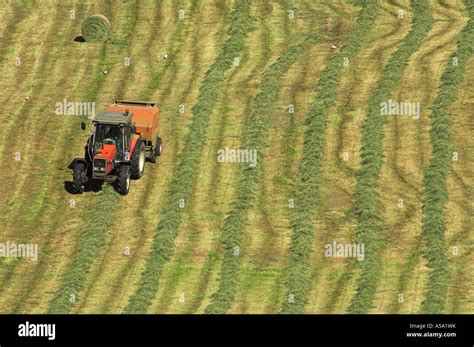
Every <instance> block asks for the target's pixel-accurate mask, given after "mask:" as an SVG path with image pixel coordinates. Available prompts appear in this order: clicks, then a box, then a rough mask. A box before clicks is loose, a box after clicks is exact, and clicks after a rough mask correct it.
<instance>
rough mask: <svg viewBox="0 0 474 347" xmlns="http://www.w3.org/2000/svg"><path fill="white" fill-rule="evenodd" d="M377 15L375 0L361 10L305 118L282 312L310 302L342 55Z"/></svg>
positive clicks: (348, 53)
mask: <svg viewBox="0 0 474 347" xmlns="http://www.w3.org/2000/svg"><path fill="white" fill-rule="evenodd" d="M376 16H377V6H376V3H375V2H370V3H367V4H366V5H365V6H364V7H363V8H362V9H361V10H360V12H359V14H358V19H357V26H356V28H355V29H354V30H353V31H352V32H351V34H350V35H349V36H348V38H347V40H346V42H345V44H344V46H343V48H342V50H341V51H340V52H338V53H336V54H334V55H333V56H332V57H331V59H330V60H329V62H328V64H327V66H326V68H325V69H324V70H323V72H322V73H321V76H320V78H319V82H318V83H317V84H316V86H315V92H316V95H317V96H316V99H315V101H314V102H313V103H312V104H311V106H310V108H309V111H308V115H307V119H306V124H307V126H308V128H307V130H306V132H305V136H304V137H305V140H304V144H303V156H302V159H301V163H300V168H299V173H298V182H297V184H296V187H295V193H294V202H295V207H294V212H293V213H292V214H291V216H290V227H291V228H292V230H293V235H292V240H291V245H290V249H289V267H288V269H287V279H286V288H287V293H288V296H287V298H286V299H285V301H284V303H283V309H282V312H283V313H301V312H303V311H304V306H305V305H306V303H307V301H308V293H309V290H310V280H311V266H310V262H309V258H310V254H311V250H312V246H311V245H312V241H313V238H314V229H313V225H312V222H311V214H312V208H313V207H314V205H315V196H316V194H317V190H318V188H317V187H318V185H319V184H320V179H321V160H322V154H323V150H324V133H325V127H326V115H327V112H328V110H329V109H330V108H331V107H332V106H333V105H334V104H335V97H336V89H337V85H338V82H339V79H340V76H341V73H342V69H343V57H347V58H349V59H350V58H352V57H353V56H354V55H355V54H356V53H357V52H358V51H359V50H360V48H361V45H362V38H363V37H364V36H365V35H366V34H367V33H368V32H369V31H370V29H371V27H372V24H373V22H374V20H375V18H376Z"/></svg>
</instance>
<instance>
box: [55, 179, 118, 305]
mask: <svg viewBox="0 0 474 347" xmlns="http://www.w3.org/2000/svg"><path fill="white" fill-rule="evenodd" d="M103 190H104V191H103V193H102V196H107V198H105V199H104V198H99V200H98V201H97V204H96V206H95V208H94V210H93V211H92V212H91V216H90V217H91V218H90V222H89V224H88V226H87V227H86V229H85V231H84V233H83V234H82V235H81V236H80V237H79V240H78V244H77V250H78V251H77V254H75V255H74V258H73V260H72V263H71V264H70V265H69V267H68V269H67V271H66V273H64V275H63V277H62V281H63V285H62V286H61V287H60V288H59V290H58V291H57V292H56V294H55V296H54V298H53V299H52V300H51V302H50V304H49V308H48V313H67V312H69V311H70V310H71V309H72V307H73V305H74V302H75V301H77V300H78V293H80V292H81V290H82V289H83V288H84V286H85V282H84V278H85V275H86V273H87V272H88V271H89V268H90V266H91V264H92V261H93V260H94V259H95V257H96V256H97V254H98V253H99V251H100V249H101V248H102V247H103V245H104V244H105V239H106V231H107V229H108V228H109V226H111V225H112V224H113V219H112V218H110V216H109V214H107V213H104V212H103V211H108V210H115V209H116V207H115V206H116V205H117V204H118V200H119V198H118V196H117V194H115V192H113V188H112V187H111V186H110V185H104V188H103ZM102 196H101V197H102ZM71 294H73V295H74V297H71Z"/></svg>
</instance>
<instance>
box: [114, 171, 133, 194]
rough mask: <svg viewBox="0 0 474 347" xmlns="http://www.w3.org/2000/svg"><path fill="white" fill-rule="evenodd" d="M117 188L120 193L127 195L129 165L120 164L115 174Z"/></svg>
mask: <svg viewBox="0 0 474 347" xmlns="http://www.w3.org/2000/svg"><path fill="white" fill-rule="evenodd" d="M117 190H118V192H119V193H120V194H122V195H127V194H128V192H129V191H130V167H129V166H128V165H120V166H119V168H118V174H117Z"/></svg>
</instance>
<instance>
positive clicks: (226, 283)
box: [206, 35, 320, 313]
mask: <svg viewBox="0 0 474 347" xmlns="http://www.w3.org/2000/svg"><path fill="white" fill-rule="evenodd" d="M318 41H320V38H319V37H318V36H316V35H309V36H308V37H307V38H306V39H305V40H304V42H303V43H300V44H297V45H294V46H292V47H290V48H289V49H288V50H287V51H286V52H285V53H283V55H282V56H280V58H279V59H278V60H277V61H276V62H275V63H274V64H273V65H271V66H270V67H269V68H268V69H266V70H265V71H264V72H263V74H262V83H261V85H262V87H261V88H262V90H261V92H260V93H259V94H258V95H257V96H256V98H255V101H254V104H253V107H252V110H251V114H250V118H249V120H248V123H247V125H246V129H245V132H244V134H243V140H242V147H243V148H246V149H249V150H256V151H257V154H258V155H259V156H260V159H259V161H260V162H261V161H262V160H263V157H262V156H263V154H262V152H263V151H264V149H265V148H266V135H267V130H268V125H269V122H270V119H271V114H272V112H273V110H274V103H275V102H276V101H277V99H278V96H279V92H280V88H281V86H280V84H281V80H282V78H283V76H285V74H286V72H287V71H288V70H289V68H290V67H291V66H292V65H293V64H294V63H295V62H296V61H297V59H298V57H299V56H300V55H301V54H303V53H304V52H305V51H306V50H307V49H309V48H310V47H311V46H312V45H314V44H316V43H317V42H318ZM259 165H262V164H257V165H256V166H255V167H253V168H252V167H250V168H245V169H244V170H243V177H242V179H241V180H240V182H239V184H238V185H237V188H236V197H235V200H234V201H233V203H232V210H231V211H230V213H229V214H228V216H227V218H226V220H225V222H224V226H223V230H222V244H223V249H224V258H223V261H222V265H221V271H220V283H219V288H218V289H217V291H216V292H215V293H214V294H213V295H212V298H211V303H210V305H209V306H208V307H207V308H206V312H207V313H225V312H227V311H228V310H229V308H230V305H231V304H232V302H233V300H234V297H235V291H236V285H237V283H238V277H239V265H240V259H241V257H240V252H238V253H239V254H235V250H236V247H240V246H241V241H242V237H243V232H244V230H245V227H246V224H247V220H248V211H249V208H250V207H251V204H252V200H253V197H254V196H255V187H256V184H257V181H258V179H259V177H260V176H259V174H260V171H261V169H260V166H259Z"/></svg>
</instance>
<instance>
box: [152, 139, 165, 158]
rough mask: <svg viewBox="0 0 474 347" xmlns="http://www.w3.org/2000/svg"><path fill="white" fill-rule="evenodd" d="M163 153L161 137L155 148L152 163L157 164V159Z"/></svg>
mask: <svg viewBox="0 0 474 347" xmlns="http://www.w3.org/2000/svg"><path fill="white" fill-rule="evenodd" d="M162 151H163V142H161V137H157V138H156V144H155V148H153V153H152V154H151V156H150V162H152V163H153V164H154V163H156V157H159V156H160V155H161V152H162Z"/></svg>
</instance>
